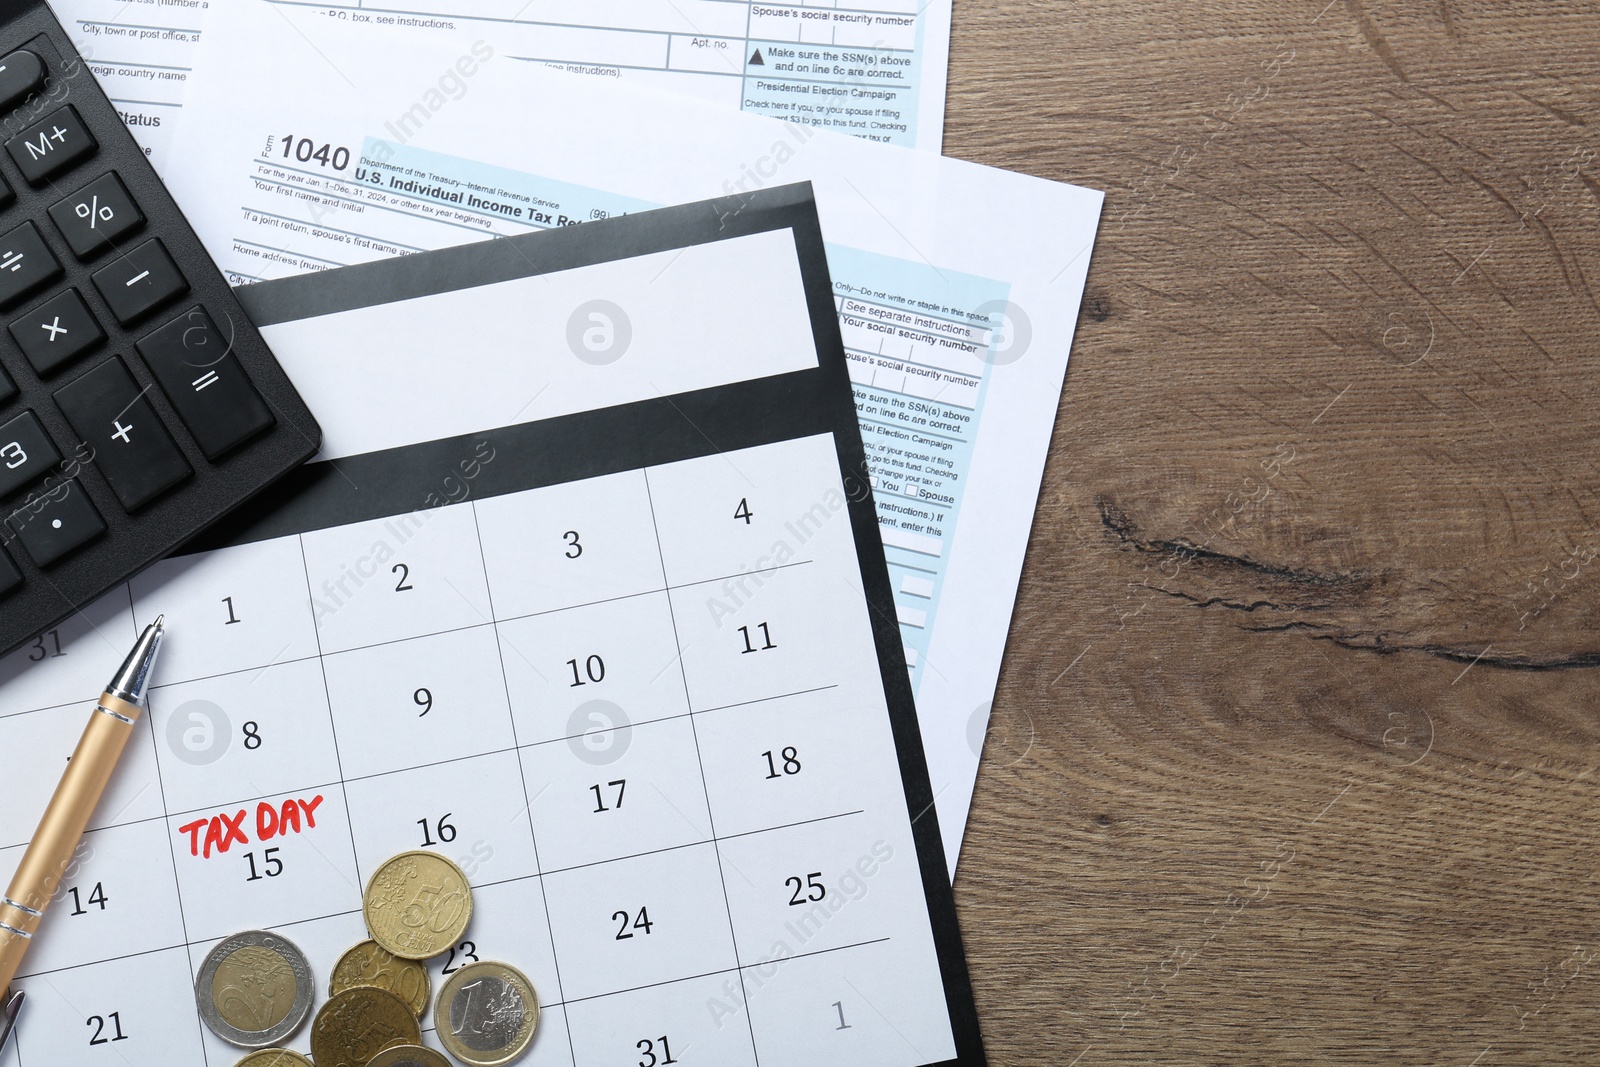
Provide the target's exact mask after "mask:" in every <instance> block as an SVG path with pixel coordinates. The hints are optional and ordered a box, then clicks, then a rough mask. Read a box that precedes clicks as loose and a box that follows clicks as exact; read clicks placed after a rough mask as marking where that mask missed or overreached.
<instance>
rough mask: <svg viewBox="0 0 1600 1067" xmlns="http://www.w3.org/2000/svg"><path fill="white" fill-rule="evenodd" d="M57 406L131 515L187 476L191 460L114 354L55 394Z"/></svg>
mask: <svg viewBox="0 0 1600 1067" xmlns="http://www.w3.org/2000/svg"><path fill="white" fill-rule="evenodd" d="M56 403H57V404H59V405H60V407H61V411H62V413H63V414H65V415H66V416H67V421H68V422H70V423H72V428H73V429H74V430H76V431H77V432H78V436H79V437H81V438H83V440H84V441H85V442H86V443H87V444H88V445H89V447H90V448H92V449H93V450H94V463H95V466H97V467H99V468H100V473H101V474H104V475H105V477H106V481H107V482H108V483H109V484H110V486H111V491H112V492H113V493H116V494H117V499H118V500H119V501H121V503H122V506H123V507H124V508H126V509H127V510H128V511H133V510H135V509H137V508H140V507H143V506H144V505H145V504H148V503H150V501H152V500H154V499H155V498H156V497H158V496H160V495H161V494H162V493H165V492H166V491H167V490H168V489H171V488H172V487H173V486H175V485H177V484H178V483H179V482H181V481H183V480H184V479H185V478H187V477H189V474H190V470H189V464H188V461H186V460H185V459H184V458H183V454H182V453H181V452H179V451H178V446H177V445H175V444H173V443H172V436H171V435H170V434H169V433H167V428H166V427H165V426H163V425H161V419H160V418H159V417H158V416H157V415H156V410H155V408H153V407H151V406H150V401H148V400H146V399H145V398H144V390H142V389H140V388H139V385H138V383H137V382H135V381H134V380H133V376H132V375H130V374H129V373H128V368H127V367H126V366H124V365H123V363H122V360H121V359H119V358H117V357H116V356H112V357H111V358H110V359H108V360H106V361H105V362H104V363H102V364H100V365H99V366H98V367H96V368H94V369H93V370H91V371H90V372H89V373H88V374H85V375H84V376H83V377H81V378H79V379H78V380H77V381H75V382H73V383H72V384H71V385H68V386H64V387H63V388H61V389H59V390H57V391H56Z"/></svg>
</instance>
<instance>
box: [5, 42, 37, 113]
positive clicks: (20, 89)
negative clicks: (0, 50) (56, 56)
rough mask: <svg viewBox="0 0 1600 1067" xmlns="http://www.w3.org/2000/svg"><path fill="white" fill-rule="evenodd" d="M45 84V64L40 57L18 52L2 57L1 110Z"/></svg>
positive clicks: (23, 51) (30, 53) (22, 51)
mask: <svg viewBox="0 0 1600 1067" xmlns="http://www.w3.org/2000/svg"><path fill="white" fill-rule="evenodd" d="M43 84H44V63H43V62H42V61H41V60H40V59H39V57H38V56H36V55H34V54H33V53H32V52H28V51H25V50H21V49H19V50H17V51H15V52H12V53H11V54H10V55H7V56H0V108H8V107H10V106H11V105H12V104H15V103H17V102H18V101H20V100H21V99H22V98H23V97H25V96H27V95H28V94H29V93H31V92H33V91H34V90H35V89H38V88H39V87H40V86H41V85H43Z"/></svg>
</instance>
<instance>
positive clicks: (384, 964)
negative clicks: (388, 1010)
mask: <svg viewBox="0 0 1600 1067" xmlns="http://www.w3.org/2000/svg"><path fill="white" fill-rule="evenodd" d="M358 986H374V987H376V988H378V989H384V990H388V991H389V992H390V993H393V994H394V995H395V996H397V997H399V998H400V999H401V1000H403V1001H405V1002H406V1003H407V1004H409V1005H411V1014H413V1015H415V1016H416V1017H417V1018H419V1019H420V1018H422V1013H423V1012H425V1011H427V1010H428V995H429V994H430V993H431V992H432V991H433V990H432V983H431V982H429V981H428V969H427V968H426V967H424V966H423V965H422V964H421V963H418V962H417V961H416V960H403V959H401V958H400V957H399V956H396V955H395V954H394V953H392V952H390V951H389V950H388V949H386V948H384V947H383V946H382V945H380V944H378V943H377V942H376V941H363V942H361V943H360V944H358V945H355V946H353V947H352V948H350V949H349V950H348V951H346V952H345V954H344V955H343V956H340V957H339V962H338V963H336V964H334V965H333V974H332V975H331V976H330V977H329V978H328V996H330V997H332V996H337V995H338V994H340V993H343V992H344V991H345V990H346V989H355V988H357V987H358Z"/></svg>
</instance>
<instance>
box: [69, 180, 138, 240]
mask: <svg viewBox="0 0 1600 1067" xmlns="http://www.w3.org/2000/svg"><path fill="white" fill-rule="evenodd" d="M50 217H51V218H52V219H54V220H55V223H56V228H57V229H58V230H60V231H61V235H62V236H63V237H65V238H66V239H67V244H69V245H71V246H72V254H73V255H75V256H77V257H78V258H79V259H92V258H93V257H95V256H97V255H99V254H100V253H101V252H104V251H105V250H106V249H108V248H110V247H111V246H112V245H113V244H115V243H116V242H117V241H118V240H119V239H120V238H123V237H126V236H127V235H128V234H130V233H132V232H133V231H135V230H137V229H138V228H139V227H140V226H143V225H144V212H142V211H140V210H139V205H138V204H135V203H134V202H133V197H131V196H129V195H128V190H127V189H126V188H125V187H124V186H123V184H122V179H120V178H118V177H117V174H116V172H115V171H112V172H111V173H110V174H102V175H101V176H100V177H98V178H96V179H95V180H94V181H92V182H90V183H89V184H88V185H86V186H84V187H83V188H82V189H79V190H78V191H77V192H75V193H73V194H72V195H71V196H69V197H67V198H66V199H65V200H63V201H61V202H60V203H58V204H56V205H55V206H54V207H52V208H51V209H50Z"/></svg>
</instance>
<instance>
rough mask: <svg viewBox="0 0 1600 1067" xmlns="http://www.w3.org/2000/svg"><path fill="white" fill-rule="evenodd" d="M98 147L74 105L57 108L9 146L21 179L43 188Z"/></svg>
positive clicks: (10, 142)
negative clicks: (20, 172) (46, 183)
mask: <svg viewBox="0 0 1600 1067" xmlns="http://www.w3.org/2000/svg"><path fill="white" fill-rule="evenodd" d="M97 147H99V146H98V145H97V144H96V143H95V139H94V134H92V133H90V132H89V128H88V127H87V126H85V125H84V124H83V120H82V119H80V118H79V117H78V112H77V109H75V108H74V107H73V106H72V105H71V104H68V105H67V106H66V107H63V108H58V109H57V110H55V111H52V112H51V113H50V114H48V115H46V116H45V117H44V118H42V119H40V120H39V121H38V122H36V123H34V124H33V125H32V126H29V127H28V128H27V129H25V130H23V131H22V132H21V133H19V134H17V135H16V136H15V137H13V138H11V140H9V141H7V142H6V151H7V152H9V153H11V158H12V159H14V160H16V163H17V167H18V169H20V170H21V171H22V176H23V177H24V178H26V179H28V181H29V182H30V183H32V184H34V185H43V184H44V183H45V182H47V181H49V180H50V179H51V178H53V177H55V176H56V175H57V174H60V173H61V172H62V171H64V170H66V169H67V168H68V167H70V166H72V165H73V164H74V163H76V162H78V160H80V159H82V158H84V157H85V156H87V155H90V154H91V153H93V152H94V150H95V149H96V148H97Z"/></svg>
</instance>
